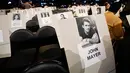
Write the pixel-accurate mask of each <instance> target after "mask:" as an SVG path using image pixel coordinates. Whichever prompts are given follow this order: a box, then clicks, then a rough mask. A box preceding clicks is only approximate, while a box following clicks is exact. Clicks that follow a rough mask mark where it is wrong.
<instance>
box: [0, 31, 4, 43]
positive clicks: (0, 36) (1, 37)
mask: <svg viewBox="0 0 130 73" xmlns="http://www.w3.org/2000/svg"><path fill="white" fill-rule="evenodd" d="M0 42H4V40H3V32H2V30H0Z"/></svg>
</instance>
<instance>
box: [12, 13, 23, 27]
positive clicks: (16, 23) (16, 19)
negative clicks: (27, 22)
mask: <svg viewBox="0 0 130 73" xmlns="http://www.w3.org/2000/svg"><path fill="white" fill-rule="evenodd" d="M13 27H22V20H21V16H20V14H13V16H12V23H11V28H13Z"/></svg>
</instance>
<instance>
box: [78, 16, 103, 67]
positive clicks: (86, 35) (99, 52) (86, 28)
mask: <svg viewBox="0 0 130 73" xmlns="http://www.w3.org/2000/svg"><path fill="white" fill-rule="evenodd" d="M76 20H77V26H78V31H79V36H80V40H81V41H80V43H79V44H78V50H79V55H80V57H81V61H82V67H83V68H87V67H89V66H91V65H93V64H95V63H97V62H100V61H102V60H104V59H105V58H106V53H105V48H104V45H103V42H102V39H101V38H100V36H99V33H98V29H97V26H96V22H95V20H94V18H93V17H92V16H86V17H80V18H77V19H76Z"/></svg>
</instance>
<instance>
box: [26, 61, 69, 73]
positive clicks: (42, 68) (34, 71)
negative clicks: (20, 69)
mask: <svg viewBox="0 0 130 73" xmlns="http://www.w3.org/2000/svg"><path fill="white" fill-rule="evenodd" d="M60 64H61V63H60V62H52V61H51V62H50V61H49V62H42V63H38V64H36V65H33V66H32V67H29V68H27V69H26V70H25V71H24V73H67V71H66V70H65V69H64V68H63V67H62V66H61V65H60Z"/></svg>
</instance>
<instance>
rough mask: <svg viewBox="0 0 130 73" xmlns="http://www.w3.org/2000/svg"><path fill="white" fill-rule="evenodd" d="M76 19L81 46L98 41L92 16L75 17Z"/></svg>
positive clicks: (97, 42)
mask: <svg viewBox="0 0 130 73" xmlns="http://www.w3.org/2000/svg"><path fill="white" fill-rule="evenodd" d="M76 21H77V26H78V31H79V36H80V37H79V38H80V41H81V42H80V45H81V46H82V48H86V47H88V46H91V45H94V44H99V43H100V38H99V34H98V30H97V26H96V22H95V20H94V18H93V17H92V16H86V17H80V18H76Z"/></svg>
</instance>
